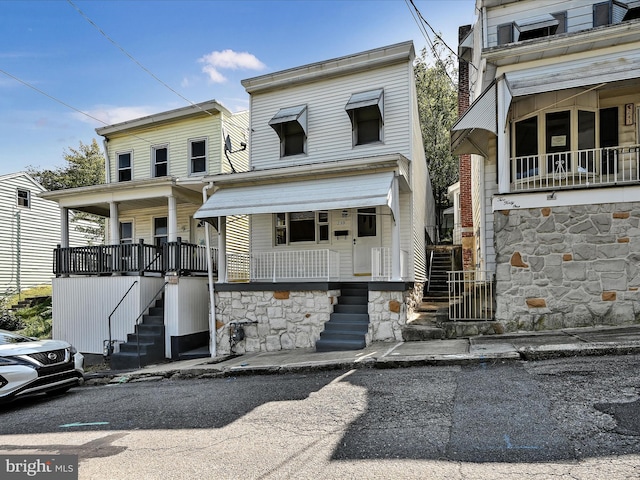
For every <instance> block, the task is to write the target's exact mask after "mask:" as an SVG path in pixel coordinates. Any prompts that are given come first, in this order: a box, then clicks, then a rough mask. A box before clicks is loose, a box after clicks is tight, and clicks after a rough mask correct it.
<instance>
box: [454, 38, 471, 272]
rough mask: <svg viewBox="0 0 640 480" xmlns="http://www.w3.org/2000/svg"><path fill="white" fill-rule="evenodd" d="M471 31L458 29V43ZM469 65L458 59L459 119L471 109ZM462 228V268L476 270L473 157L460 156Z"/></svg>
mask: <svg viewBox="0 0 640 480" xmlns="http://www.w3.org/2000/svg"><path fill="white" fill-rule="evenodd" d="M470 31H471V25H464V26H462V27H460V28H458V43H460V42H462V40H464V38H465V37H466V36H467V34H468V33H469V32H470ZM469 88H470V86H469V63H468V62H466V61H465V60H463V59H462V58H460V57H458V117H461V116H462V115H464V113H465V112H466V111H467V110H468V109H469ZM459 165H460V166H459V175H460V223H461V225H460V227H461V231H462V266H463V269H464V270H473V269H474V268H475V261H474V256H475V237H474V233H473V206H472V203H471V155H468V154H464V155H460V164H459Z"/></svg>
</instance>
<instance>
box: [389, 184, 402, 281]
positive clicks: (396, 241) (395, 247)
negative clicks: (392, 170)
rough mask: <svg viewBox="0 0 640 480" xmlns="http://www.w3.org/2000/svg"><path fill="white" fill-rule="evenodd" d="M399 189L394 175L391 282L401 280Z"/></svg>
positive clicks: (392, 186)
mask: <svg viewBox="0 0 640 480" xmlns="http://www.w3.org/2000/svg"><path fill="white" fill-rule="evenodd" d="M399 196H400V189H399V188H398V177H397V175H394V177H393V182H392V184H391V212H392V213H393V223H392V225H391V280H392V281H394V282H399V281H401V280H402V272H401V268H400V267H401V265H400V263H401V256H400V198H399Z"/></svg>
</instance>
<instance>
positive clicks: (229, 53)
mask: <svg viewBox="0 0 640 480" xmlns="http://www.w3.org/2000/svg"><path fill="white" fill-rule="evenodd" d="M198 62H200V63H204V67H202V71H203V72H204V73H206V74H207V75H208V76H209V80H210V81H211V82H213V83H223V82H225V81H226V80H227V79H226V77H225V76H224V75H223V74H222V73H221V72H220V70H262V69H264V68H266V65H265V64H264V63H262V62H261V61H260V60H258V59H257V58H256V57H255V55H252V54H251V53H249V52H234V51H233V50H229V49H227V50H223V51H221V52H218V51H214V52H211V53H209V54H207V55H204V56H203V57H201V58H199V59H198Z"/></svg>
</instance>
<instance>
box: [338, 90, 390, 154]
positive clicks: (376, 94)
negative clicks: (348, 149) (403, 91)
mask: <svg viewBox="0 0 640 480" xmlns="http://www.w3.org/2000/svg"><path fill="white" fill-rule="evenodd" d="M344 109H345V110H346V111H347V113H348V114H349V118H350V119H351V128H352V131H353V145H365V144H367V143H374V142H380V141H382V125H383V124H384V90H383V89H382V88H379V89H376V90H369V91H366V92H361V93H354V94H353V95H351V98H349V101H348V102H347V104H346V105H345V107H344Z"/></svg>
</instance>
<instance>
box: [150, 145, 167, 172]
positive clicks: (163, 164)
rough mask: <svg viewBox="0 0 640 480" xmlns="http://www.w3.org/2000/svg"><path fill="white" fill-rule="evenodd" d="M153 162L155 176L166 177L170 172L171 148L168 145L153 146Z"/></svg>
mask: <svg viewBox="0 0 640 480" xmlns="http://www.w3.org/2000/svg"><path fill="white" fill-rule="evenodd" d="M151 155H152V160H151V161H152V162H153V176H154V177H166V176H167V174H168V169H167V162H168V160H169V149H168V148H167V146H166V145H163V146H160V147H153V148H152V149H151Z"/></svg>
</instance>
